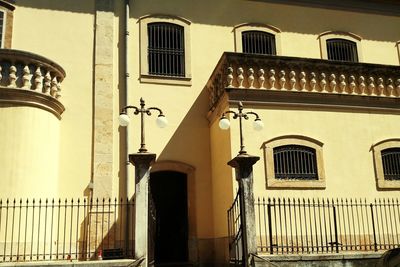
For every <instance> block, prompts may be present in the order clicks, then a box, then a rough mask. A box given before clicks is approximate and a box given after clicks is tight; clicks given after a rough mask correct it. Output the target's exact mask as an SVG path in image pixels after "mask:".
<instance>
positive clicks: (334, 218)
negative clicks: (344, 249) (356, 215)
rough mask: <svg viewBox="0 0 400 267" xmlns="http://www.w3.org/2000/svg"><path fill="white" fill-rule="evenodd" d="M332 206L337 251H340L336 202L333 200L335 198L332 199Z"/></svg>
mask: <svg viewBox="0 0 400 267" xmlns="http://www.w3.org/2000/svg"><path fill="white" fill-rule="evenodd" d="M332 207H333V224H334V226H335V244H336V253H339V240H338V234H337V220H336V207H335V202H333V200H332Z"/></svg>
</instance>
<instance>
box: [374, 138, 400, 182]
mask: <svg viewBox="0 0 400 267" xmlns="http://www.w3.org/2000/svg"><path fill="white" fill-rule="evenodd" d="M372 152H373V154H374V164H375V174H376V183H377V187H378V188H382V189H399V188H400V139H398V138H396V139H387V140H383V141H381V142H378V143H376V144H375V145H373V146H372Z"/></svg>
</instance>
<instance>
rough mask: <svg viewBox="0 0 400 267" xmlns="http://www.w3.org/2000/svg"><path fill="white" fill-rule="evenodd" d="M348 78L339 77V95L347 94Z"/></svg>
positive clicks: (342, 75) (341, 75)
mask: <svg viewBox="0 0 400 267" xmlns="http://www.w3.org/2000/svg"><path fill="white" fill-rule="evenodd" d="M346 85H347V84H346V76H344V74H340V76H339V93H342V92H346Z"/></svg>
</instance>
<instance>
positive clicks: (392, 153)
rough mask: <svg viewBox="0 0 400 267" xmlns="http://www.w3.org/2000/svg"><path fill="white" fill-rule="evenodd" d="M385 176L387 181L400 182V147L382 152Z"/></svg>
mask: <svg viewBox="0 0 400 267" xmlns="http://www.w3.org/2000/svg"><path fill="white" fill-rule="evenodd" d="M381 155H382V165H383V175H384V179H385V180H400V147H393V148H387V149H384V150H382V151H381Z"/></svg>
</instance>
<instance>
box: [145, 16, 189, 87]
mask: <svg viewBox="0 0 400 267" xmlns="http://www.w3.org/2000/svg"><path fill="white" fill-rule="evenodd" d="M139 23H140V81H141V82H146V83H162V84H178V85H190V84H191V70H190V65H191V64H190V45H189V41H190V24H191V22H190V21H188V20H186V19H184V18H180V17H176V16H168V15H149V16H144V17H142V18H140V19H139Z"/></svg>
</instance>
